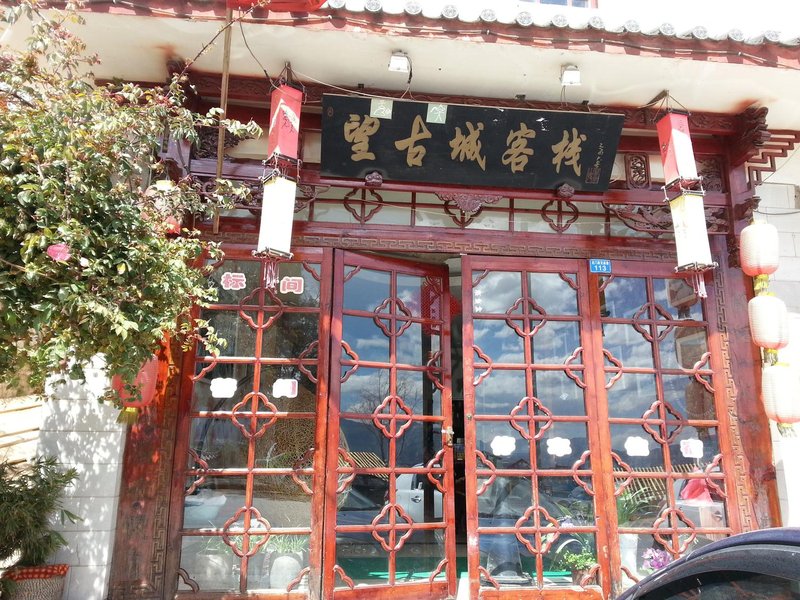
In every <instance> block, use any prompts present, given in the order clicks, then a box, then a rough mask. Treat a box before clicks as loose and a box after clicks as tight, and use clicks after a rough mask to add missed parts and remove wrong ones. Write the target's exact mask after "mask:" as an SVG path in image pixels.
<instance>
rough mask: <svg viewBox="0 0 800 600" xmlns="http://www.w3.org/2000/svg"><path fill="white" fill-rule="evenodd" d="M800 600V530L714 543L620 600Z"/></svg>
mask: <svg viewBox="0 0 800 600" xmlns="http://www.w3.org/2000/svg"><path fill="white" fill-rule="evenodd" d="M635 598H636V599H643V600H669V599H672V598H676V599H677V598H701V599H702V600H707V599H711V600H735V599H738V598H748V599H751V598H752V599H756V598H765V599H770V600H784V599H787V600H788V599H792V600H794V599H797V600H800V528H788V527H787V528H776V529H762V530H759V531H751V532H748V533H741V534H739V535H734V536H731V537H729V538H725V539H723V540H719V541H716V542H712V543H710V544H708V545H707V546H703V547H702V548H698V549H697V550H695V551H694V552H691V553H690V554H688V555H686V556H684V557H682V558H680V559H678V560H676V561H675V562H673V563H670V564H669V565H667V566H666V567H664V568H663V569H661V570H659V571H656V572H655V573H653V574H652V575H650V576H648V577H646V578H645V579H643V580H641V581H640V582H639V583H637V584H636V585H634V586H633V587H632V588H630V589H628V590H627V591H625V592H624V593H623V594H622V595H621V596H619V597H618V598H617V600H634V599H635Z"/></svg>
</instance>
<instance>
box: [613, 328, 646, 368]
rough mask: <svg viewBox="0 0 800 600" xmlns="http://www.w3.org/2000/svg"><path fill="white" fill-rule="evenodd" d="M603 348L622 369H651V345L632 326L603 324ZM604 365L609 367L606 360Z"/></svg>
mask: <svg viewBox="0 0 800 600" xmlns="http://www.w3.org/2000/svg"><path fill="white" fill-rule="evenodd" d="M603 348H605V349H606V350H608V351H609V352H611V354H613V355H614V358H616V359H617V360H618V361H620V362H621V363H622V366H623V367H650V368H652V367H653V350H652V345H651V344H650V342H648V341H647V340H646V339H645V338H644V336H642V334H641V333H639V332H638V331H636V329H634V328H633V325H629V324H627V323H626V324H620V323H604V324H603ZM606 365H608V366H611V364H610V363H609V362H608V360H607V359H606Z"/></svg>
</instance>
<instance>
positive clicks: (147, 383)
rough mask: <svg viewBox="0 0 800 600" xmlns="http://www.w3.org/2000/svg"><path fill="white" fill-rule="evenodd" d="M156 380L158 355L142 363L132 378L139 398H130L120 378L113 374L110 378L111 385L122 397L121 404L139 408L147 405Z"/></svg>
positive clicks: (153, 391)
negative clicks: (137, 389)
mask: <svg viewBox="0 0 800 600" xmlns="http://www.w3.org/2000/svg"><path fill="white" fill-rule="evenodd" d="M157 381H158V357H156V356H154V357H153V358H151V359H150V360H148V361H147V362H145V363H144V364H143V365H142V368H141V369H139V373H138V374H137V375H136V379H134V380H133V385H134V386H136V387H138V388H139V391H140V392H141V398H140V399H139V400H131V396H130V394H128V393H127V392H126V391H125V386H124V384H123V383H122V378H121V377H120V376H119V375H115V376H114V377H113V379H112V380H111V387H112V388H113V389H114V390H115V391H116V392H118V393H119V396H120V398H121V399H122V406H123V407H124V408H126V409H139V408H144V407H145V406H148V405H149V404H150V403H151V402H152V401H153V397H154V396H155V393H156V382H157Z"/></svg>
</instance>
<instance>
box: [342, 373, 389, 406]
mask: <svg viewBox="0 0 800 600" xmlns="http://www.w3.org/2000/svg"><path fill="white" fill-rule="evenodd" d="M347 370H348V367H342V373H343V374H344V373H345V372H346V371H347ZM388 395H389V372H388V371H386V370H385V369H368V368H366V367H359V368H358V370H357V371H355V372H354V373H352V374H351V375H350V377H349V379H348V380H347V381H345V382H344V383H343V384H342V386H341V390H340V393H339V401H340V405H339V406H340V410H341V411H342V412H358V413H367V414H371V413H372V411H373V410H375V407H377V406H378V405H379V404H380V403H381V402H383V399H384V398H386V396H388Z"/></svg>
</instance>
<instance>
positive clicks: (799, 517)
mask: <svg viewBox="0 0 800 600" xmlns="http://www.w3.org/2000/svg"><path fill="white" fill-rule="evenodd" d="M757 193H758V195H759V196H760V197H761V204H760V206H759V213H758V214H757V215H756V216H757V218H758V219H759V220H765V221H767V222H769V223H772V224H773V225H775V227H777V229H778V234H779V236H780V252H781V260H780V267H778V270H777V271H776V272H775V274H774V275H773V276H772V279H771V281H770V291H771V292H773V293H774V294H775V295H776V296H778V297H779V298H780V299H781V300H783V301H784V302H785V303H786V306H787V307H788V309H789V315H790V322H791V336H790V342H789V346H788V347H786V348H784V349H783V350H781V351H780V352H779V356H780V360H781V361H783V362H787V363H789V364H790V365H792V366H793V367H794V368H795V369H796V371H797V372H798V376H799V377H800V197H799V196H798V188H797V187H796V186H793V185H782V184H780V185H779V184H764V185H762V186H760V187H759V188H758V192H757ZM798 389H800V388H798ZM796 401H797V402H800V393H798V394H797V398H796ZM794 429H795V435H794V436H784V435H781V434H780V433H779V432H778V430H777V428H776V427H775V425H774V424H773V425H772V440H773V458H774V461H775V470H776V475H777V478H778V493H779V496H780V501H781V516H782V518H783V524H784V525H785V526H793V527H798V526H800V425H795V427H794Z"/></svg>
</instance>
